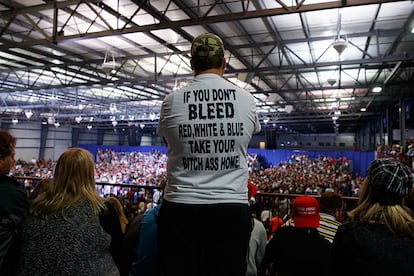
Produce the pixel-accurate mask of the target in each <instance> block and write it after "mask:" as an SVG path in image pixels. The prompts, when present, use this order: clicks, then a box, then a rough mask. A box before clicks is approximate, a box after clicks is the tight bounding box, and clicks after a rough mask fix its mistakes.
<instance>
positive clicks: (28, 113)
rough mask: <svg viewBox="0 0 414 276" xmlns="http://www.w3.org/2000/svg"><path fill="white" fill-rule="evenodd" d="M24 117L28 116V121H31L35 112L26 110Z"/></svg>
mask: <svg viewBox="0 0 414 276" xmlns="http://www.w3.org/2000/svg"><path fill="white" fill-rule="evenodd" d="M24 115H26V118H27V119H30V118H31V117H32V116H33V112H32V110H31V109H29V110H26V111H25V112H24Z"/></svg>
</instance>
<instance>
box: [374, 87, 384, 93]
mask: <svg viewBox="0 0 414 276" xmlns="http://www.w3.org/2000/svg"><path fill="white" fill-rule="evenodd" d="M381 91H382V87H381V86H376V87H374V88H372V92H373V93H379V92H381Z"/></svg>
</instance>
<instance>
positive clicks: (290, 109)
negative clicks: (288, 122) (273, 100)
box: [285, 104, 293, 114]
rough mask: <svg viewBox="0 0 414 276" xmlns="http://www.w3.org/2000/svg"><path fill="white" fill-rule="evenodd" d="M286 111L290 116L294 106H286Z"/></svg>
mask: <svg viewBox="0 0 414 276" xmlns="http://www.w3.org/2000/svg"><path fill="white" fill-rule="evenodd" d="M285 111H286V113H287V114H290V113H291V112H292V111H293V105H290V104H287V105H285Z"/></svg>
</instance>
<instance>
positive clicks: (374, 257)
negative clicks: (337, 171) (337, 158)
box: [331, 158, 414, 276]
mask: <svg viewBox="0 0 414 276" xmlns="http://www.w3.org/2000/svg"><path fill="white" fill-rule="evenodd" d="M413 182H414V178H413V175H412V173H411V171H410V169H409V168H408V167H406V166H405V165H403V164H401V163H400V162H399V161H397V160H395V159H389V158H385V159H377V160H374V161H372V162H371V164H370V165H369V167H368V170H367V176H366V179H365V180H364V183H363V185H362V192H361V196H360V199H359V204H358V206H357V207H356V208H355V209H354V210H352V211H350V212H349V217H350V218H351V219H352V221H351V222H348V223H345V224H343V225H342V226H340V227H339V229H338V232H337V234H336V235H335V238H334V242H333V248H332V266H331V268H332V271H331V274H332V275H399V276H404V275H414V257H413V256H414V219H413V217H412V216H411V215H410V213H409V210H408V209H406V207H403V198H404V197H406V196H407V195H408V194H409V192H410V191H411V189H412V187H413Z"/></svg>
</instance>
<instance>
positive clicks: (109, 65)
mask: <svg viewBox="0 0 414 276" xmlns="http://www.w3.org/2000/svg"><path fill="white" fill-rule="evenodd" d="M115 66H116V63H115V56H114V53H113V52H112V51H106V53H105V58H104V60H103V63H102V70H103V71H104V72H105V74H107V75H108V74H110V73H111V72H112V70H115Z"/></svg>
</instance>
